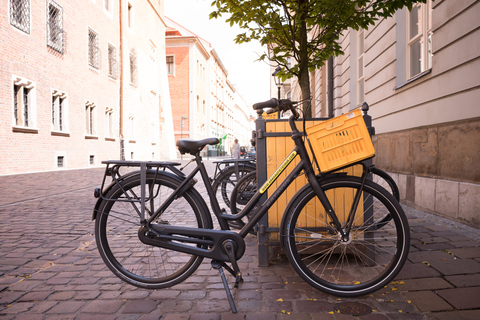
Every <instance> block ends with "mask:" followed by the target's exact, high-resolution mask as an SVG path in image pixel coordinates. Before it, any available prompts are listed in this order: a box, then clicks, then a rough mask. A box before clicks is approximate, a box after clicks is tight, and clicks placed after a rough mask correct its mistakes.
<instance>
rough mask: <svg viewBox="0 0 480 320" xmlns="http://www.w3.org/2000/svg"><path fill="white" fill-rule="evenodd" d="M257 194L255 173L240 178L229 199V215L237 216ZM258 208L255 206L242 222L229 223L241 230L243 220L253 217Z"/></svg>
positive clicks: (243, 223)
mask: <svg viewBox="0 0 480 320" xmlns="http://www.w3.org/2000/svg"><path fill="white" fill-rule="evenodd" d="M256 192H257V171H256V170H255V171H252V172H250V173H248V174H246V175H245V176H243V178H241V179H240V180H239V181H238V183H237V184H236V185H235V188H233V190H232V195H231V197H230V212H231V214H237V213H238V212H240V211H241V210H242V209H243V208H244V207H245V205H246V204H247V203H248V202H249V201H250V199H251V198H252V197H253V196H254V195H255V193H256ZM257 208H258V205H257V206H255V207H254V208H253V209H252V211H251V212H249V213H248V214H247V218H243V220H240V219H239V220H234V222H231V224H232V225H234V226H235V227H236V228H238V229H241V228H243V226H244V225H245V223H246V220H245V219H248V218H249V217H251V216H253V215H254V214H255V212H256V210H257Z"/></svg>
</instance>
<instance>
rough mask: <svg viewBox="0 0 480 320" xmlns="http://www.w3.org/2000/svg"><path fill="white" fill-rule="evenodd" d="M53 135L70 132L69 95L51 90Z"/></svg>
mask: <svg viewBox="0 0 480 320" xmlns="http://www.w3.org/2000/svg"><path fill="white" fill-rule="evenodd" d="M51 97H52V100H51V102H52V106H51V107H52V108H51V111H52V123H51V131H52V133H67V132H68V95H67V94H66V93H65V92H63V91H61V90H57V89H52V90H51Z"/></svg>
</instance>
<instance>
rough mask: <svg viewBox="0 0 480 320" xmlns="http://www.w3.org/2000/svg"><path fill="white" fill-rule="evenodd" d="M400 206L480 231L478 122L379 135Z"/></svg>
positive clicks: (380, 155)
mask: <svg viewBox="0 0 480 320" xmlns="http://www.w3.org/2000/svg"><path fill="white" fill-rule="evenodd" d="M373 140H374V144H375V149H376V151H377V155H376V157H375V158H374V163H375V165H376V166H377V167H378V168H380V169H382V170H385V171H387V172H389V173H391V175H392V176H393V177H394V179H395V180H396V181H397V184H398V185H399V188H400V196H401V200H402V202H404V203H406V204H409V205H411V206H414V207H417V208H419V209H422V210H425V211H428V212H432V213H435V214H438V215H440V216H444V217H448V218H450V219H454V220H457V221H461V222H464V223H467V224H469V225H472V226H474V227H477V228H480V165H479V161H480V119H479V118H477V119H472V120H470V121H463V122H456V123H448V124H440V125H435V126H429V127H424V128H418V129H413V130H405V131H400V132H393V133H386V134H380V135H376V136H374V138H373Z"/></svg>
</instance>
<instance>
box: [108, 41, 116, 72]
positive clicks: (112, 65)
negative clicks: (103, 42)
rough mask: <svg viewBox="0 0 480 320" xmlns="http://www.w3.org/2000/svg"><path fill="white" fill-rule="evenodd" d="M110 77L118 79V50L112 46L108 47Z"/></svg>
mask: <svg viewBox="0 0 480 320" xmlns="http://www.w3.org/2000/svg"><path fill="white" fill-rule="evenodd" d="M108 75H109V76H110V77H112V78H113V79H117V49H115V47H114V46H112V45H111V44H109V45H108Z"/></svg>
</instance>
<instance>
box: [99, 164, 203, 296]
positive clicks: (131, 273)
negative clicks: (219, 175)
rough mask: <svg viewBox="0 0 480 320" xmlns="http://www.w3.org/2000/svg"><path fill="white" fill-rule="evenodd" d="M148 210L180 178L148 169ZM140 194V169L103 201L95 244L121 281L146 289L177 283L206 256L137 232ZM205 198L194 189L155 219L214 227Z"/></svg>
mask: <svg viewBox="0 0 480 320" xmlns="http://www.w3.org/2000/svg"><path fill="white" fill-rule="evenodd" d="M146 181H147V188H146V189H147V190H146V198H147V199H150V200H149V201H147V202H146V210H145V211H146V212H145V216H146V218H147V219H148V217H149V215H151V214H152V212H155V210H157V209H158V207H159V205H160V204H162V203H164V201H165V200H166V199H167V198H168V197H169V196H170V195H171V194H172V192H173V191H174V190H175V189H176V188H177V187H178V186H179V185H180V182H179V181H178V180H177V179H174V178H172V177H170V176H168V175H166V174H163V173H159V174H158V176H157V177H156V178H155V175H154V174H153V173H152V174H147V180H146ZM140 195H141V183H140V175H139V174H138V175H133V176H131V177H129V178H127V179H125V180H124V181H122V182H121V186H119V185H115V186H113V187H112V188H111V190H110V191H109V192H108V193H107V194H106V196H105V197H106V198H107V199H110V200H104V201H103V202H102V204H101V205H100V206H99V211H98V212H97V218H96V222H95V238H96V242H97V247H98V250H99V252H100V256H101V257H102V259H103V261H104V262H105V264H106V265H107V266H108V268H109V269H110V270H111V271H112V272H113V273H114V274H115V275H116V276H118V277H119V278H120V279H122V280H123V281H125V282H127V283H129V284H131V285H134V286H137V287H141V288H146V289H160V288H166V287H170V286H173V285H175V284H177V283H180V282H181V281H183V280H185V279H186V278H188V277H189V276H190V275H191V274H192V273H193V272H194V271H195V270H196V269H197V268H198V266H199V265H200V263H201V262H202V260H203V258H202V257H199V256H196V255H190V254H186V253H181V252H176V251H172V250H169V249H164V248H160V247H154V246H151V245H146V244H144V243H142V242H141V241H140V239H139V238H138V232H139V228H140V227H141V224H140V217H139V212H140V203H139V202H132V201H125V200H128V199H130V200H139V199H140ZM206 210H208V209H207V208H206V206H205V202H203V200H201V197H200V195H199V194H198V192H196V191H195V190H194V189H190V190H188V191H186V192H184V193H183V194H182V196H181V197H179V198H178V199H176V200H174V201H173V202H172V203H171V204H170V205H169V206H168V208H167V209H166V210H165V211H164V212H162V214H161V215H160V216H159V217H158V218H157V219H156V220H155V221H154V222H153V223H159V224H168V225H178V226H185V227H195V228H211V225H212V222H211V218H209V217H210V216H209V215H208V213H207V211H206Z"/></svg>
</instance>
